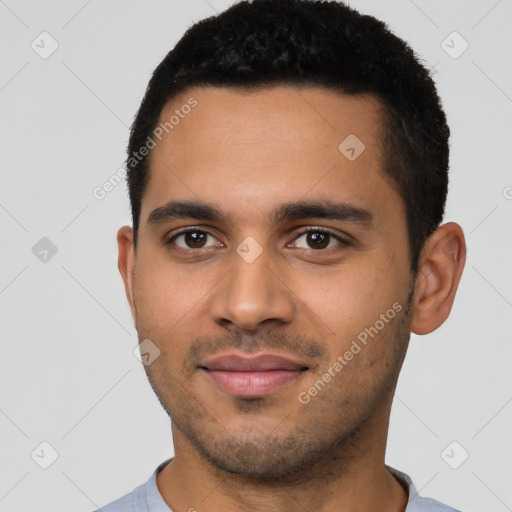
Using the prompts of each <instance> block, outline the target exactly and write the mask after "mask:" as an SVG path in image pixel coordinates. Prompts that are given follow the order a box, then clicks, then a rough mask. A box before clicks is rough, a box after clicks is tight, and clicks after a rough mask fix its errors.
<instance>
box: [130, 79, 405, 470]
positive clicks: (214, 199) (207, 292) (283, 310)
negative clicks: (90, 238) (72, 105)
mask: <svg viewBox="0 0 512 512" xmlns="http://www.w3.org/2000/svg"><path fill="white" fill-rule="evenodd" d="M191 97H193V98H195V100H197V106H195V107H194V108H193V109H191V111H190V113H189V114H186V115H183V112H184V110H187V111H188V110H189V109H184V110H181V113H182V116H183V117H181V116H180V120H179V122H178V123H177V124H175V125H174V127H173V129H172V130H169V133H168V134H165V132H164V134H165V136H164V137H163V138H162V140H161V141H159V142H157V145H156V147H155V148H154V149H153V150H152V154H151V159H150V168H151V170H150V178H149V182H148V186H147V189H146V190H145V193H144V198H143V201H142V210H141V217H140V228H139V235H138V246H137V250H136V261H135V263H134V275H133V286H132V287H130V291H129V296H130V295H131V297H132V298H133V312H134V315H135V319H136V327H137V331H138V334H139V338H140V340H141V341H142V340H145V339H149V340H151V342H152V343H154V344H155V345H156V346H157V347H158V348H159V350H160V355H159V356H158V357H157V358H156V359H155V360H154V361H153V362H152V363H151V364H150V365H149V366H146V371H147V373H148V377H149V379H150V381H151V384H152V386H153V388H154V390H155V392H156V393H157V395H158V398H159V400H160V401H161V403H162V404H163V406H164V407H165V408H166V410H167V411H168V413H169V415H170V416H171V417H172V419H173V434H174V437H175V443H176V442H177V440H179V442H180V445H181V446H189V448H190V447H194V449H195V450H197V452H198V453H199V454H200V455H202V456H203V457H205V458H206V459H208V460H209V461H210V462H212V463H213V464H214V465H216V466H217V467H219V468H222V469H225V470H227V471H231V472H235V473H243V474H250V475H259V476H274V477H275V476H280V475H285V474H292V473H293V472H295V471H296V470H298V469H300V468H301V467H304V465H308V464H309V465H311V464H314V463H319V462H321V461H322V460H324V459H325V460H327V459H328V458H332V457H333V453H337V454H338V455H339V456H343V454H344V453H345V454H346V455H347V456H348V454H349V447H350V446H351V444H353V440H354V439H355V437H357V436H358V437H359V438H362V437H364V438H365V439H366V440H367V442H366V444H367V446H368V449H372V446H373V445H372V443H373V442H374V441H375V443H376V442H377V438H378V437H382V435H385V432H386V429H387V421H388V416H389V407H390V403H391V396H392V392H393V388H394V385H395V383H396V378H397V376H398V372H399V369H400V366H401V363H402V360H403V357H404V356H405V351H406V347H407V342H408V339H409V318H408V315H407V309H408V301H409V298H410V296H409V294H410V291H411V288H412V285H413V281H412V276H411V274H410V270H409V269H410V261H409V246H408V239H407V231H406V219H405V211H404V206H403V202H402V200H401V199H400V197H399V195H398V193H397V192H396V191H395V190H394V189H393V188H392V186H391V185H390V184H389V182H388V181H387V180H386V179H385V177H384V175H383V172H382V169H383V162H384V150H383V149H382V148H381V145H380V137H381V123H380V112H381V110H380V107H379V103H378V102H377V100H375V99H374V98H372V97H362V96H359V97H354V96H344V95H340V94H336V93H334V92H328V91H325V90H321V89H320V88H313V87H311V88H300V89H294V88H290V87H285V86H283V87H275V88H269V89H264V90H262V91H260V92H243V91H240V90H235V89H226V88H224V89H223V88H202V89H198V88H196V89H190V90H188V91H186V92H185V93H184V94H182V95H181V96H180V97H179V98H176V99H175V100H173V101H172V103H170V104H169V105H168V106H166V108H165V109H164V110H163V112H162V114H161V119H160V120H161V122H162V123H164V122H166V121H168V120H169V118H170V117H171V116H172V115H173V114H174V113H175V110H176V109H180V108H181V106H182V105H184V104H186V103H187V101H188V99H189V98H191ZM354 136H356V137H357V139H356V138H354ZM347 137H349V138H348V139H347ZM345 139H347V140H346V142H345V143H343V141H345ZM358 139H359V141H360V142H358ZM361 142H362V143H363V144H364V148H363V146H362V145H361ZM342 143H343V144H342ZM340 144H341V149H340V148H339V146H340ZM354 157H356V158H355V159H354ZM171 201H172V202H174V203H172V204H170V202H171ZM185 201H186V202H188V205H187V206H188V210H187V208H183V207H182V206H183V205H182V206H181V207H179V208H176V207H177V206H179V205H177V203H178V202H185ZM190 203H201V204H202V205H207V206H209V207H210V208H211V209H215V210H216V212H215V213H216V215H213V214H212V211H211V210H205V209H204V208H203V209H198V208H191V204H190ZM166 205H167V208H162V207H165V206H166ZM293 205H295V206H293ZM171 206H172V208H171ZM192 206H193V205H192ZM196 206H197V205H196ZM306 206H307V207H309V209H308V208H306ZM333 207H334V208H333ZM185 210H186V211H185ZM178 211H180V212H181V214H180V215H173V213H174V214H175V213H176V212H178ZM333 211H336V215H333ZM185 230H186V231H189V233H188V234H183V233H184V231H185ZM186 231H185V232H186ZM308 231H309V233H308ZM350 353H351V354H352V357H351V356H350ZM222 356H228V357H227V359H222ZM231 356H233V357H231ZM260 356H262V357H260ZM274 356H277V357H274ZM279 357H281V358H285V359H286V360H287V361H283V360H282V359H279ZM336 362H338V364H336ZM326 375H330V378H329V377H328V376H327V377H326Z"/></svg>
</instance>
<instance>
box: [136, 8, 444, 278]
mask: <svg viewBox="0 0 512 512" xmlns="http://www.w3.org/2000/svg"><path fill="white" fill-rule="evenodd" d="M279 85H292V86H319V87H322V88H325V89H328V90H334V91H338V92H341V93H344V94H349V95H359V94H371V95H374V96H375V97H376V98H377V99H378V100H379V101H380V103H381V104H382V106H383V121H384V129H383V130H382V143H383V148H384V151H383V155H384V157H383V160H384V162H383V171H384V174H385V176H386V177H387V178H389V179H390V181H391V182H392V184H393V186H394V187H395V189H396V190H397V191H398V192H399V194H400V196H401V197H402V199H403V201H404V204H405V210H406V215H407V229H408V237H409V246H410V260H411V270H412V271H413V272H414V273H416V272H417V264H418V258H419V255H420V253H421V249H422V247H423V245H424V243H425V241H426V239H427V238H428V237H429V236H430V235H431V234H432V232H433V231H434V230H435V229H436V228H437V226H438V225H439V224H440V223H441V221H442V218H443V214H444V208H445V202H446V195H447V191H448V156H449V148H448V139H449V135H450V132H449V128H448V126H447V123H446V116H445V114H444V112H443V110H442V107H441V102H440V99H439V96H438V94H437V91H436V87H435V84H434V81H433V80H432V78H431V76H430V73H429V71H428V70H427V69H426V67H425V66H424V65H423V64H422V63H421V62H420V59H419V58H418V57H417V56H416V55H415V53H414V51H413V50H412V49H411V48H410V46H408V44H407V43H406V42H404V41H403V40H402V39H400V38H398V37H397V36H395V35H394V34H392V33H391V32H390V31H389V29H388V27H387V25H386V24H385V23H383V22H382V21H379V20H377V19H375V18H373V17H372V16H368V15H363V14H361V13H359V12H358V11H356V10H355V9H353V8H351V7H349V6H347V5H345V4H343V3H341V2H338V1H334V0H323V1H322V0H253V1H252V2H249V1H241V2H239V3H236V4H235V5H233V6H231V7H230V8H229V9H227V10H226V11H224V12H222V13H220V14H218V15H216V16H212V17H210V18H207V19H204V20H201V21H199V22H197V23H195V24H194V25H193V26H192V27H190V28H189V29H188V30H187V31H186V33H185V34H184V36H183V37H182V38H181V39H180V41H179V42H178V43H177V45H176V46H175V47H174V49H172V50H171V51H170V52H169V53H168V54H167V55H166V57H165V58H164V59H163V61H162V62H161V63H160V64H159V65H158V67H157V68H156V69H155V71H154V73H153V75H152V77H151V80H150V82H149V84H148V87H147V89H146V93H145V96H144V99H143V101H142V103H141V106H140V109H139V111H138V113H137V115H136V117H135V120H134V122H133V125H132V128H131V133H130V140H129V144H128V159H127V164H128V165H127V170H128V188H129V194H130V201H131V210H132V220H133V229H134V238H135V243H136V242H137V232H138V228H139V222H140V211H141V201H142V197H143V194H144V190H145V187H146V184H147V182H148V177H149V161H148V156H149V155H147V156H144V157H141V156H140V155H139V150H140V148H142V147H143V146H145V145H146V146H147V143H148V141H149V140H150V139H151V136H152V134H153V131H154V130H155V128H156V127H157V125H158V122H159V118H160V114H161V112H162V109H163V107H164V106H165V105H166V104H167V103H168V102H169V101H170V100H171V99H173V98H174V97H176V96H177V95H178V94H179V93H181V92H183V91H184V90H185V89H187V88H190V87H194V86H218V87H242V88H244V89H245V88H246V89H249V90H250V89H253V88H262V87H263V88H265V87H273V86H279ZM340 142H341V141H340ZM145 153H147V151H146V152H145ZM135 154H136V155H137V158H134V155H135Z"/></svg>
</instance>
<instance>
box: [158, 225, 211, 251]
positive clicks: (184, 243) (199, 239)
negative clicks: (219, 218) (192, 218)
mask: <svg viewBox="0 0 512 512" xmlns="http://www.w3.org/2000/svg"><path fill="white" fill-rule="evenodd" d="M208 238H210V239H212V242H211V243H208ZM215 240H216V239H215V237H214V236H213V235H211V234H210V233H208V232H207V231H203V230H200V229H186V230H183V231H181V232H180V233H177V234H176V235H174V236H172V237H171V238H170V239H169V240H168V241H167V242H166V244H167V245H175V246H177V247H179V249H180V250H185V251H187V250H194V249H204V248H207V247H214V246H216V245H219V243H220V242H218V241H217V242H215Z"/></svg>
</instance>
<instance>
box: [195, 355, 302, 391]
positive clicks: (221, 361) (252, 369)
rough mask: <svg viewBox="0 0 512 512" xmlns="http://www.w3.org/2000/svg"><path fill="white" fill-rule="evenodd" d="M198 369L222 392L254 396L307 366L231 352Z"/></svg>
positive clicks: (297, 375) (294, 376)
mask: <svg viewBox="0 0 512 512" xmlns="http://www.w3.org/2000/svg"><path fill="white" fill-rule="evenodd" d="M201 368H202V370H204V372H205V373H206V375H207V376H208V377H209V378H210V380H211V381H212V382H213V384H215V385H216V386H217V387H219V388H220V389H221V390H222V391H224V392H226V393H228V394H230V395H233V396H237V397H244V398H257V397H263V396H265V395H268V394H270V393H273V392H275V391H277V390H278V389H279V388H281V387H282V386H284V385H285V384H288V383H290V382H292V381H294V380H297V379H299V378H300V377H301V376H302V375H303V373H304V372H305V371H307V370H308V367H307V366H306V365H305V364H303V363H301V362H299V361H294V360H292V359H289V358H286V357H283V356H278V355H275V354H259V355H257V356H254V355H251V356H247V355H239V354H231V355H224V356H218V357H215V358H213V359H210V360H208V361H206V362H205V363H204V364H203V365H202V366H201Z"/></svg>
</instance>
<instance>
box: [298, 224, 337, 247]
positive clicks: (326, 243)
mask: <svg viewBox="0 0 512 512" xmlns="http://www.w3.org/2000/svg"><path fill="white" fill-rule="evenodd" d="M301 239H302V242H301V243H302V245H299V247H300V248H302V249H317V250H318V249H330V248H331V247H335V246H337V245H340V244H343V243H345V244H346V242H344V240H342V239H341V238H340V237H339V236H336V235H335V234H333V233H331V232H330V231H324V230H319V229H311V230H308V231H306V232H305V233H303V234H301V235H300V236H298V237H297V238H296V239H295V242H294V245H297V241H299V240H301Z"/></svg>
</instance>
